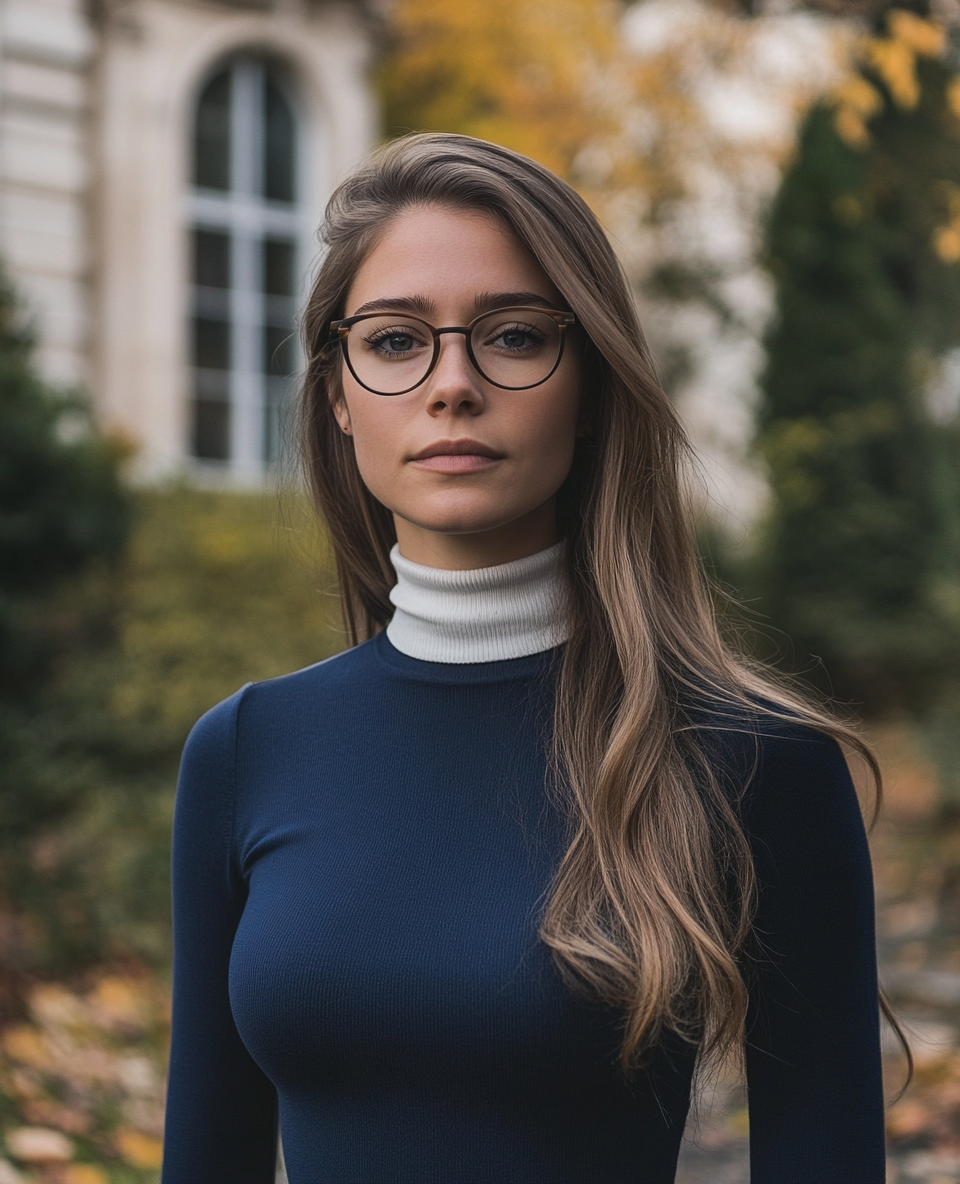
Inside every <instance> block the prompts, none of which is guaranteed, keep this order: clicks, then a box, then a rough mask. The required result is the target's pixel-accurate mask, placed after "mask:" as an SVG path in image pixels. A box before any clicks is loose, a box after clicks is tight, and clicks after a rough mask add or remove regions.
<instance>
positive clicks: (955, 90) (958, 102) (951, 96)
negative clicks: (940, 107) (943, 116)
mask: <svg viewBox="0 0 960 1184" xmlns="http://www.w3.org/2000/svg"><path fill="white" fill-rule="evenodd" d="M947 106H948V107H949V108H950V111H951V112H952V113H953V114H954V115H955V116H956V117H957V119H960V78H954V79H952V80H951V81H950V83H949V84H948V86H947Z"/></svg>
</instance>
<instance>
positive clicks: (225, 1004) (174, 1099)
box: [162, 691, 277, 1184]
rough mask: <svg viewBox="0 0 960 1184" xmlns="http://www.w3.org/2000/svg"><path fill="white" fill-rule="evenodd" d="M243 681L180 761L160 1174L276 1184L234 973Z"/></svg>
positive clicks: (272, 1117)
mask: <svg viewBox="0 0 960 1184" xmlns="http://www.w3.org/2000/svg"><path fill="white" fill-rule="evenodd" d="M242 697H243V691H240V692H238V693H237V694H236V695H234V696H233V698H232V699H228V700H227V701H226V702H224V703H221V704H220V705H219V707H216V708H214V710H213V711H211V712H209V713H208V714H207V715H205V716H204V717H203V719H201V720H200V722H199V723H198V724H197V725H196V727H195V728H194V729H193V732H192V733H191V735H190V738H189V740H188V741H187V746H186V749H185V750H184V755H183V762H182V765H181V770H180V781H179V784H178V787H177V799H176V811H175V816H174V836H173V926H174V969H173V1039H172V1046H171V1054H170V1076H169V1085H168V1097H167V1119H166V1131H165V1139H164V1161H163V1177H162V1178H163V1184H211V1182H212V1181H215V1180H223V1181H230V1184H270V1182H272V1180H273V1177H274V1166H275V1157H276V1142H277V1117H276V1115H277V1099H276V1093H275V1091H274V1088H273V1086H272V1085H271V1083H270V1082H269V1081H268V1079H267V1078H266V1077H265V1075H264V1074H263V1072H262V1071H261V1070H260V1069H259V1067H258V1066H257V1065H256V1063H255V1062H254V1061H253V1059H252V1058H251V1056H250V1054H249V1053H248V1052H247V1050H246V1048H245V1047H244V1045H243V1043H242V1041H241V1040H240V1037H239V1035H238V1034H237V1029H236V1027H235V1025H234V1020H233V1015H232V1014H231V1010H230V999H229V996H228V988H227V978H228V970H229V962H230V951H231V948H232V945H233V939H234V935H235V933H236V929H237V924H238V922H239V920H240V916H241V914H242V911H243V905H244V900H245V895H246V889H245V885H244V883H243V880H242V879H241V877H240V876H239V875H238V874H237V873H236V871H235V869H234V867H233V861H232V859H231V826H232V815H233V802H234V796H235V781H236V768H235V765H236V759H235V754H236V729H237V714H238V710H239V705H240V702H241V700H242Z"/></svg>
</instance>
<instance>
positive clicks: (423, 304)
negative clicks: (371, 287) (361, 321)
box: [351, 296, 437, 317]
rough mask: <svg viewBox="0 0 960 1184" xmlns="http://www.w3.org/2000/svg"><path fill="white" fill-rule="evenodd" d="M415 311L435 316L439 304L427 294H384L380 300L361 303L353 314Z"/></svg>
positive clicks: (421, 314)
mask: <svg viewBox="0 0 960 1184" xmlns="http://www.w3.org/2000/svg"><path fill="white" fill-rule="evenodd" d="M386 310H391V311H396V312H413V313H417V314H418V315H420V316H427V317H429V316H433V314H434V313H435V312H436V310H437V306H436V305H435V304H434V303H433V301H432V300H428V299H427V298H426V297H425V296H383V297H381V298H380V299H378V300H368V301H367V303H366V304H361V305H360V307H359V308H358V309H356V311H355V312H353V313H351V316H355V317H358V316H360V315H361V314H362V313H365V312H380V311H386Z"/></svg>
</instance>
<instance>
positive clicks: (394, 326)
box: [330, 307, 577, 395]
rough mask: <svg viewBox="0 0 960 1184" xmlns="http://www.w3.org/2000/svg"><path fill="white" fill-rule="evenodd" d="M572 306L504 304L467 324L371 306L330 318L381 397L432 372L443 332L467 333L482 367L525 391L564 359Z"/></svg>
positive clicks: (333, 335)
mask: <svg viewBox="0 0 960 1184" xmlns="http://www.w3.org/2000/svg"><path fill="white" fill-rule="evenodd" d="M576 320H577V318H576V317H575V316H574V314H573V313H572V312H558V311H556V310H554V309H552V308H525V307H518V308H498V309H497V310H496V311H495V312H486V313H483V314H482V315H481V316H479V317H476V318H475V319H474V320H472V321H471V322H470V324H469V325H447V326H445V327H444V328H442V329H437V328H435V327H434V326H433V325H431V324H430V323H429V321H424V320H421V318H420V317H412V316H408V315H407V314H406V313H390V312H367V313H362V314H361V315H360V316H356V317H347V318H346V319H345V320H342V321H332V322H331V324H330V344H337V343H339V345H340V348H341V349H342V351H343V356H344V358H345V360H346V363H347V365H348V366H349V368H350V373H351V374H352V375H353V377H354V378H355V379H356V380H357V382H359V383H360V385H361V386H362V387H364V388H365V389H366V390H368V391H370V392H372V393H373V394H375V395H405V394H406V393H407V392H408V391H412V390H413V389H414V388H415V387H418V386H419V385H420V384H421V383H422V382H425V381H426V380H427V379H428V378H429V377H430V375H431V374H432V373H433V371H434V368H435V367H436V365H437V362H438V361H439V359H440V338H441V336H442V335H443V334H444V333H462V334H463V336H464V338H465V343H466V347H467V357H468V358H469V359H470V362H471V364H472V365H473V367H474V369H475V370H476V371H477V373H478V374H479V375H480V376H481V377H482V378H485V379H486V380H487V382H489V383H490V384H491V385H492V386H496V387H500V388H501V390H505V391H526V390H529V389H530V388H531V387H534V386H540V384H541V383H544V382H546V381H547V379H548V378H549V377H550V376H551V374H553V373H554V371H555V370H556V368H557V367H558V366H559V365H560V359H561V358H562V357H563V347H564V343H565V341H566V336H567V329H568V328H569V327H570V326H571V325H573V324H576Z"/></svg>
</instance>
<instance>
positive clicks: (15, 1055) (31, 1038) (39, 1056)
mask: <svg viewBox="0 0 960 1184" xmlns="http://www.w3.org/2000/svg"><path fill="white" fill-rule="evenodd" d="M3 1051H4V1052H5V1053H6V1054H7V1056H8V1057H9V1058H10V1059H11V1060H12V1061H16V1063H17V1064H18V1065H29V1066H30V1067H31V1068H32V1069H45V1068H47V1067H48V1066H49V1065H50V1063H51V1056H50V1050H49V1049H48V1047H47V1043H46V1041H45V1040H44V1038H43V1035H42V1034H41V1033H40V1032H38V1031H37V1029H36V1028H33V1027H31V1026H30V1025H29V1024H17V1026H16V1027H14V1028H7V1030H6V1031H5V1032H4V1033H3Z"/></svg>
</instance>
